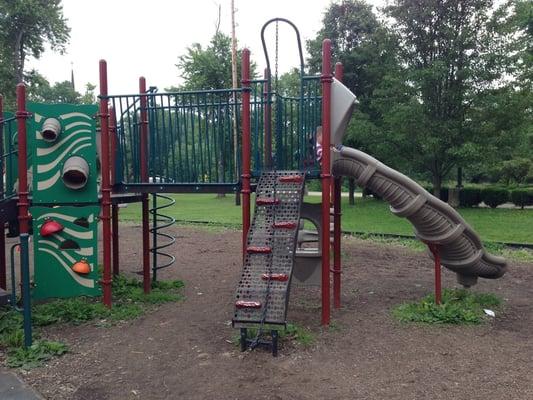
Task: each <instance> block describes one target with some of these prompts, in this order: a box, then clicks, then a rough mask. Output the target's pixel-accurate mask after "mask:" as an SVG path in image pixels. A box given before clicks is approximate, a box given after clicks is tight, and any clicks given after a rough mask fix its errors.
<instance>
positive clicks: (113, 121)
mask: <svg viewBox="0 0 533 400" xmlns="http://www.w3.org/2000/svg"><path fill="white" fill-rule="evenodd" d="M109 114H110V119H109V133H110V134H111V185H114V184H115V183H116V165H115V164H116V163H115V161H116V152H117V116H116V114H115V109H114V108H113V107H109ZM111 232H112V236H113V249H112V252H113V276H117V275H118V274H119V273H120V266H119V239H118V204H113V205H112V208H111Z"/></svg>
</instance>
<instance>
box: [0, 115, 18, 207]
mask: <svg viewBox="0 0 533 400" xmlns="http://www.w3.org/2000/svg"><path fill="white" fill-rule="evenodd" d="M0 141H1V142H0V150H1V157H0V200H4V199H7V198H10V197H12V196H14V195H15V194H16V188H15V183H16V181H17V179H18V166H17V157H18V149H17V121H16V118H15V116H14V115H13V114H12V113H8V112H6V113H3V115H0Z"/></svg>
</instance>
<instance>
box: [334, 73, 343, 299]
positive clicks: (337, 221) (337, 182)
mask: <svg viewBox="0 0 533 400" xmlns="http://www.w3.org/2000/svg"><path fill="white" fill-rule="evenodd" d="M343 72H344V71H343V68H342V64H341V63H336V64H335V78H337V80H338V81H342V78H343ZM333 186H334V187H333V192H334V195H333V307H335V308H340V307H341V216H342V213H341V192H342V190H341V188H342V177H340V176H337V177H335V178H334V184H333Z"/></svg>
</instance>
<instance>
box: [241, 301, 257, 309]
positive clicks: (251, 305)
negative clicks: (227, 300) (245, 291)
mask: <svg viewBox="0 0 533 400" xmlns="http://www.w3.org/2000/svg"><path fill="white" fill-rule="evenodd" d="M235 307H237V308H261V302H260V301H247V300H237V301H236V302H235Z"/></svg>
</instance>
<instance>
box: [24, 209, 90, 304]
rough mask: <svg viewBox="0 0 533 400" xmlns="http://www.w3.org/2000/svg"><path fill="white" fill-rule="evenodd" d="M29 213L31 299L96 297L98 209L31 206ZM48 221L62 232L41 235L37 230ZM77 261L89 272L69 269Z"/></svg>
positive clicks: (39, 230)
mask: <svg viewBox="0 0 533 400" xmlns="http://www.w3.org/2000/svg"><path fill="white" fill-rule="evenodd" d="M30 212H31V214H32V216H33V232H34V233H33V237H34V243H33V247H34V252H33V254H34V266H35V267H34V269H35V272H34V282H35V286H34V288H33V297H34V299H36V300H39V299H46V298H54V297H74V296H99V295H100V294H101V288H100V284H99V280H100V276H99V273H98V247H97V244H98V240H97V239H98V238H97V235H98V215H99V212H100V207H99V206H94V205H93V206H85V207H75V206H56V207H40V206H36V207H31V208H30ZM50 220H53V221H55V222H58V223H59V224H61V225H62V226H63V229H62V230H61V231H59V232H57V233H53V234H52V235H49V236H41V227H42V226H43V224H44V223H46V221H50ZM81 260H86V261H87V263H88V264H89V266H90V272H89V273H87V274H80V273H76V272H74V271H73V270H72V267H73V265H74V264H75V263H77V262H80V261H81Z"/></svg>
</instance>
